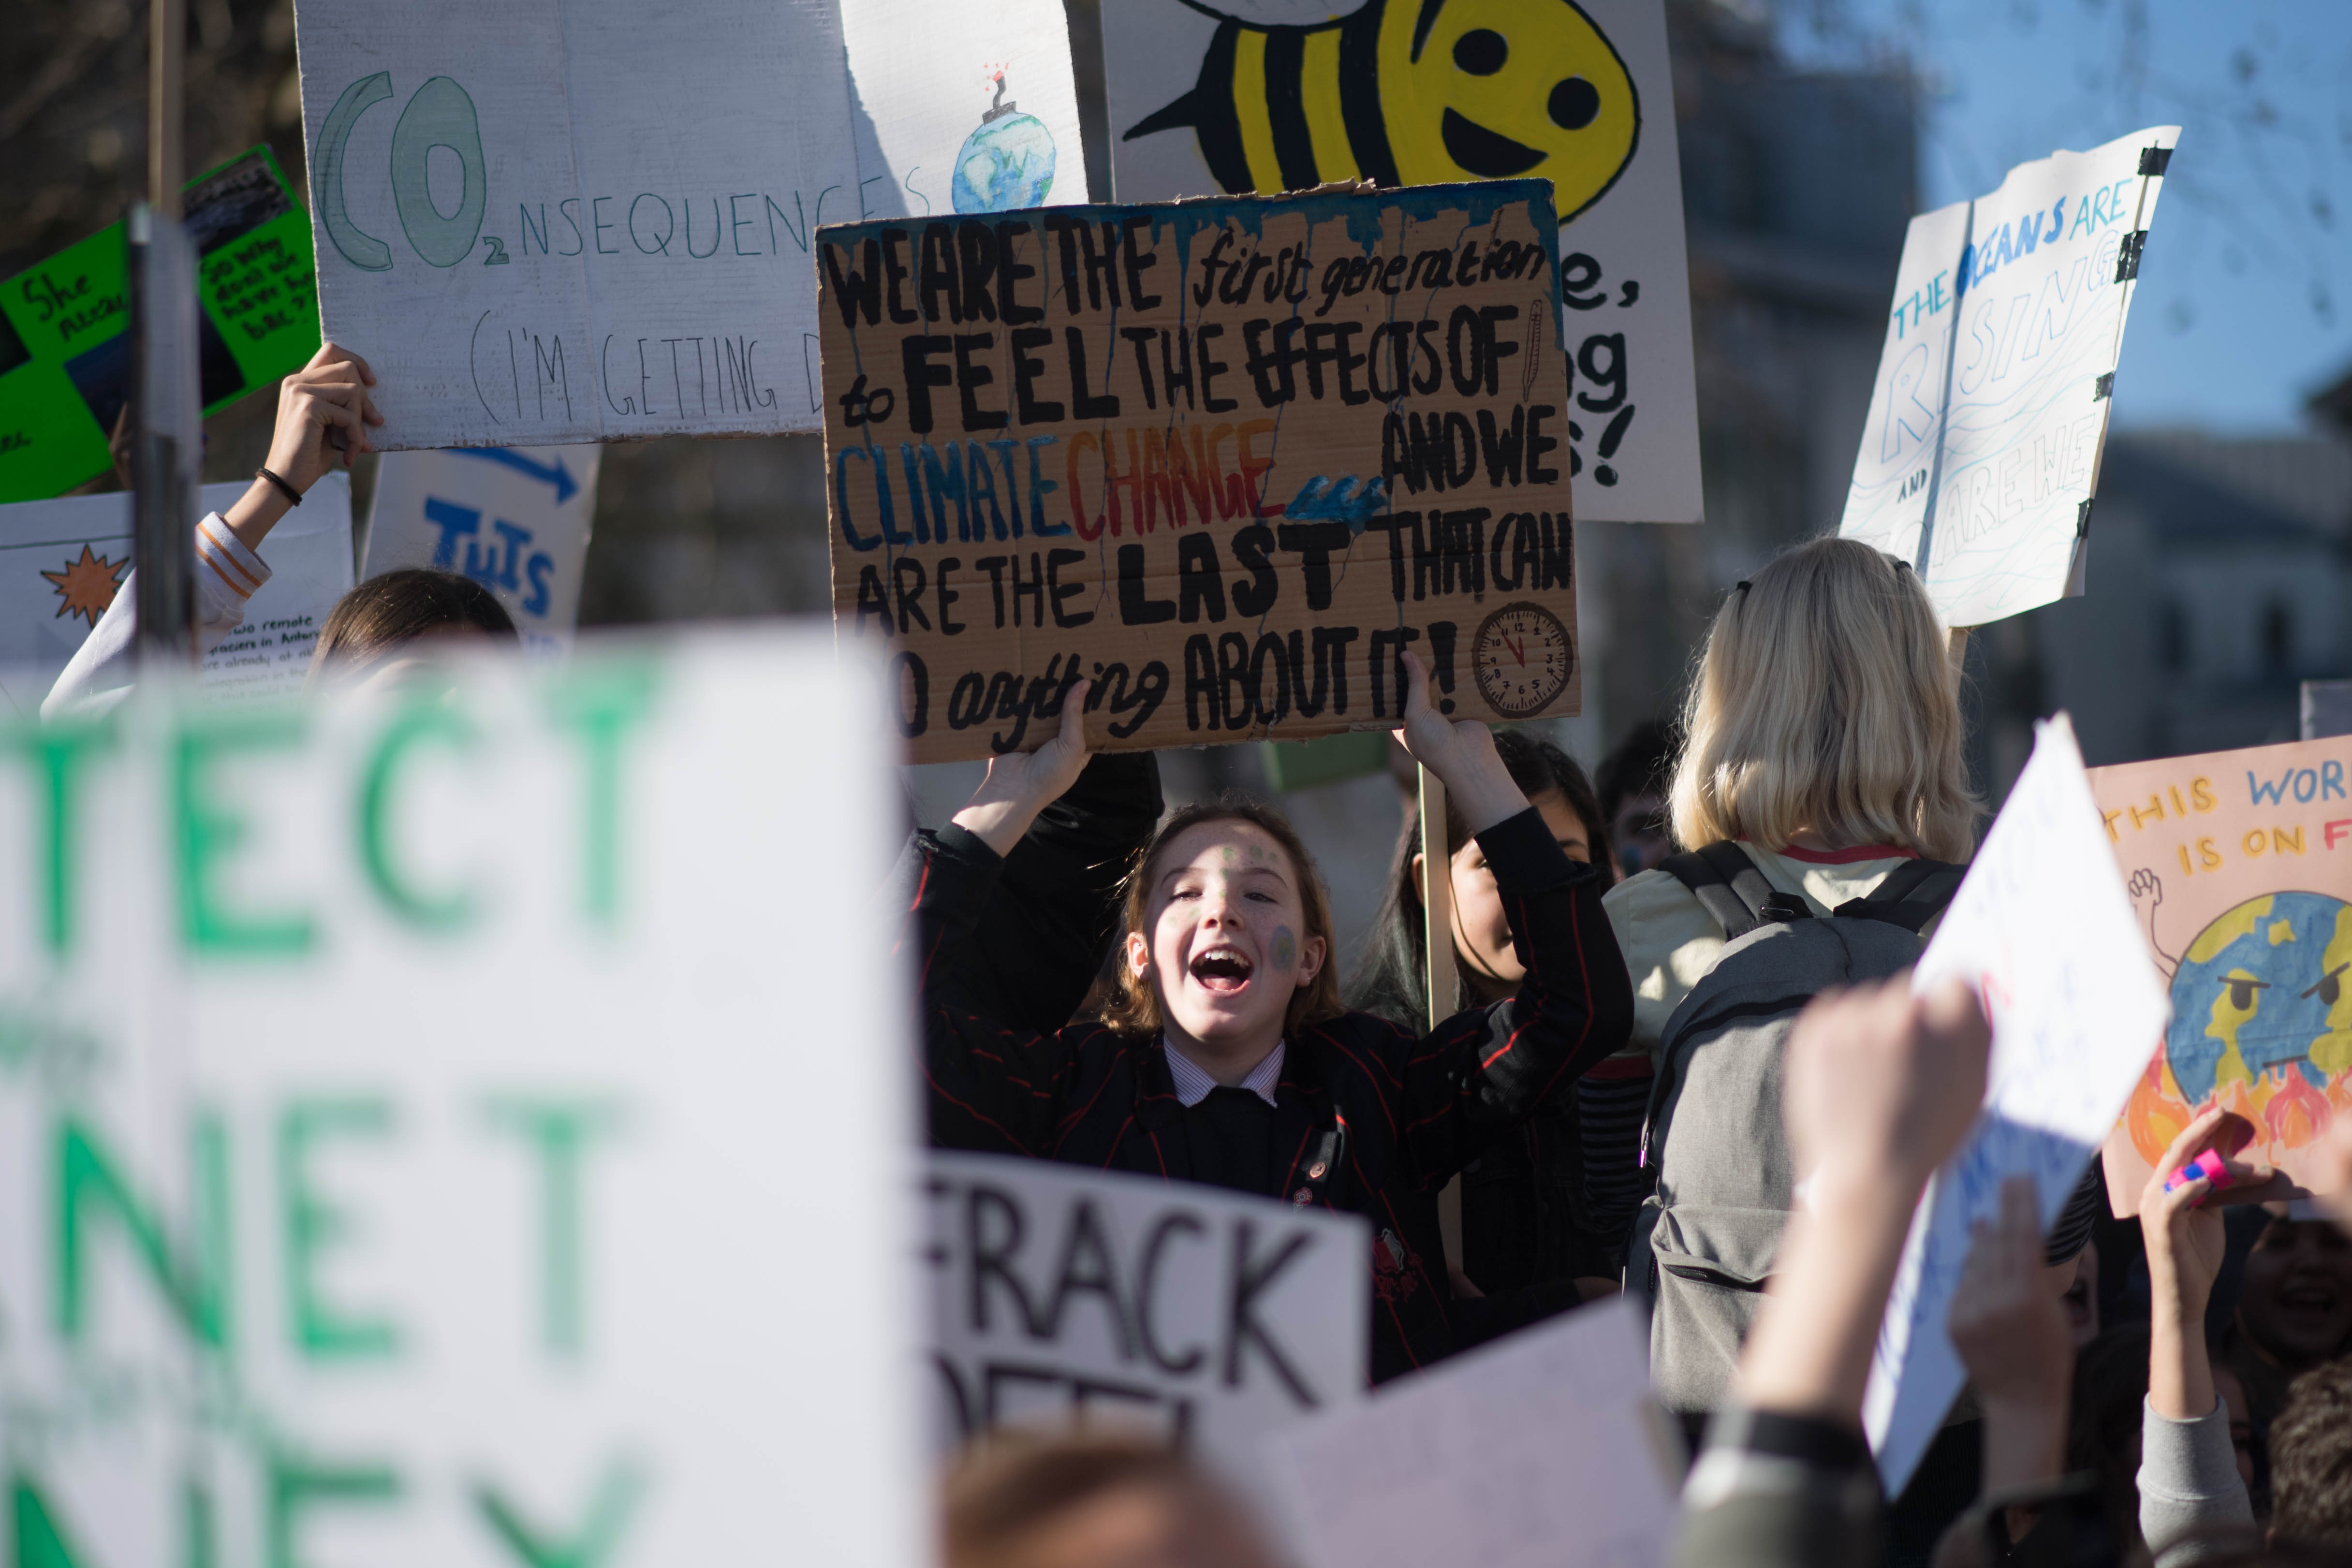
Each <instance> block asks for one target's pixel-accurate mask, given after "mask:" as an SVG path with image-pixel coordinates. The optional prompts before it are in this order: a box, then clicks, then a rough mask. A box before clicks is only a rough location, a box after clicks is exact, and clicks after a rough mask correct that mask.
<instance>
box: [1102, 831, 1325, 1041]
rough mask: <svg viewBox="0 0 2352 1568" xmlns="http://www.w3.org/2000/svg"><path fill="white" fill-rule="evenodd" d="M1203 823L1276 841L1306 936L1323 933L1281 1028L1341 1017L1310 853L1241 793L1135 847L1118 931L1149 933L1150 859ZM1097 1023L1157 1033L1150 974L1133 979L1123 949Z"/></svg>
mask: <svg viewBox="0 0 2352 1568" xmlns="http://www.w3.org/2000/svg"><path fill="white" fill-rule="evenodd" d="M1204 822H1247V823H1249V824H1250V825H1251V826H1252V827H1254V828H1256V829H1257V830H1259V831H1261V832H1263V833H1265V836H1266V837H1268V838H1270V839H1272V840H1273V841H1275V842H1276V843H1277V844H1279V845H1281V846H1282V852H1283V853H1284V854H1286V855H1288V856H1289V857H1290V865H1291V869H1292V870H1293V871H1294V872H1295V873H1297V877H1298V902H1299V904H1300V905H1301V906H1302V907H1303V908H1304V909H1305V911H1306V918H1307V936H1320V937H1321V938H1323V967H1321V968H1320V969H1318V970H1317V971H1316V972H1315V977H1314V978H1313V979H1312V980H1309V981H1308V982H1307V984H1306V985H1304V986H1302V987H1300V988H1298V990H1297V993H1296V994H1295V995H1293V996H1292V997H1291V998H1290V1006H1289V1007H1288V1008H1287V1009H1286V1010H1285V1011H1284V1013H1283V1017H1282V1027H1283V1029H1284V1030H1285V1031H1286V1032H1290V1033H1296V1032H1297V1030H1298V1029H1299V1028H1300V1026H1302V1025H1305V1024H1310V1023H1321V1022H1322V1021H1323V1020H1325V1019H1335V1018H1339V1016H1341V1015H1342V1014H1344V1013H1345V1012H1346V1011H1347V1010H1348V1009H1347V1008H1346V1006H1345V1005H1344V1004H1342V1003H1341V1002H1340V1000H1339V953H1338V951H1337V948H1338V946H1339V945H1338V943H1337V942H1336V941H1335V940H1334V939H1333V937H1332V934H1331V904H1330V900H1329V899H1328V898H1327V897H1326V896H1325V895H1324V892H1323V879H1322V877H1321V876H1319V875H1318V874H1317V873H1316V870H1315V857H1314V856H1312V855H1310V854H1308V853H1307V846H1306V844H1304V843H1303V842H1301V841H1299V837H1298V831H1297V829H1296V828H1293V827H1292V826H1291V825H1290V822H1289V821H1288V820H1287V819H1286V818H1285V817H1284V816H1283V814H1282V813H1281V812H1279V811H1277V810H1275V809H1274V808H1273V807H1271V806H1265V805H1261V804H1259V803H1258V802H1257V801H1255V800H1249V799H1247V798H1246V797H1244V796H1239V795H1223V796H1220V797H1218V798H1217V799H1216V800H1210V801H1207V802H1205V803H1203V804H1201V805H1197V806H1186V807H1183V808H1182V809H1181V810H1177V811H1175V812H1172V813H1171V814H1170V816H1169V818H1168V820H1167V821H1164V822H1162V823H1160V831H1158V832H1156V833H1154V834H1152V835H1151V839H1150V842H1148V843H1146V844H1145V845H1144V846H1143V848H1142V849H1140V850H1139V851H1137V852H1136V856H1135V860H1134V862H1133V863H1132V864H1131V865H1129V868H1128V873H1127V881H1126V883H1125V884H1124V887H1123V889H1122V894H1123V896H1122V901H1121V915H1120V918H1121V924H1120V926H1119V929H1120V931H1122V932H1129V931H1141V932H1144V933H1145V934H1146V935H1147V936H1148V935H1149V934H1150V914H1151V883H1152V866H1153V862H1156V861H1158V860H1159V858H1160V851H1162V850H1164V849H1166V848H1167V847H1168V846H1169V845H1170V844H1171V843H1173V842H1174V841H1175V839H1176V835H1177V834H1179V833H1181V832H1184V831H1188V830H1190V829H1192V828H1197V827H1200V826H1201V825H1202V823H1204ZM1102 1020H1103V1022H1105V1023H1106V1024H1108V1025H1109V1026H1110V1027H1111V1028H1113V1029H1115V1030H1122V1031H1126V1032H1129V1033H1134V1034H1158V1033H1159V1032H1160V1030H1162V1029H1163V1028H1165V1027H1166V1025H1167V1019H1166V1018H1165V1017H1164V1016H1163V1015H1162V1014H1161V1012H1160V994H1159V993H1158V992H1157V991H1155V990H1153V989H1152V988H1151V982H1150V979H1148V978H1143V977H1138V976H1137V974H1136V973H1135V968H1134V966H1133V965H1131V964H1129V963H1128V962H1127V960H1126V957H1125V955H1124V954H1122V955H1121V956H1120V958H1119V962H1118V979H1117V981H1116V983H1115V984H1114V986H1113V988H1112V991H1111V998H1110V1002H1109V1004H1108V1006H1106V1007H1105V1008H1104V1009H1103V1011H1102Z"/></svg>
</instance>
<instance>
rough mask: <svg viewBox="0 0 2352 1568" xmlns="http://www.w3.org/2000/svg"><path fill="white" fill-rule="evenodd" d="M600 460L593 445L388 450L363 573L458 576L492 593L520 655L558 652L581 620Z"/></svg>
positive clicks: (372, 507)
mask: <svg viewBox="0 0 2352 1568" xmlns="http://www.w3.org/2000/svg"><path fill="white" fill-rule="evenodd" d="M603 455H604V449H603V448H602V447H597V446H453V447H447V448H444V449H441V450H437V451H429V452H387V453H385V454H384V455H383V457H382V458H381V459H380V460H379V461H378V463H377V465H376V471H375V498H374V500H373V501H372V502H370V503H369V506H368V531H367V564H366V566H365V567H364V568H363V569H362V571H361V575H362V577H374V576H376V575H377V574H378V573H380V572H386V571H397V570H402V569H403V568H408V567H422V568H425V569H427V570H433V571H455V572H462V573H463V574H464V575H466V576H467V577H469V578H471V579H473V580H475V581H476V582H478V583H480V584H481V585H482V586H483V587H484V588H487V589H488V590H489V591H491V592H492V593H494V594H496V595H497V596H498V600H499V603H501V604H503V605H505V606H506V609H507V613H508V614H509V615H511V616H513V617H514V623H515V630H516V631H518V632H520V633H521V634H522V642H523V646H524V647H525V648H528V649H530V651H531V652H532V653H561V652H562V650H564V649H566V648H569V647H570V646H571V645H572V632H573V631H574V630H575V629H576V628H577V627H578V625H579V622H580V583H581V578H582V575H583V572H584V571H585V570H586V569H587V565H588V535H589V529H590V527H591V525H593V523H594V521H595V517H596V470H597V466H598V464H599V461H600V459H601V458H602V456H603Z"/></svg>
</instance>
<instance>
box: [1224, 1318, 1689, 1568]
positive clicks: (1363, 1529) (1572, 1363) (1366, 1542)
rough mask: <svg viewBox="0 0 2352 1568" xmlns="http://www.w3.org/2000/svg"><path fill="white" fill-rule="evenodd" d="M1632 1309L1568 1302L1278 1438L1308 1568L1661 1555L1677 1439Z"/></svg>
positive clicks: (1605, 1562) (1671, 1524)
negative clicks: (1546, 1318)
mask: <svg viewBox="0 0 2352 1568" xmlns="http://www.w3.org/2000/svg"><path fill="white" fill-rule="evenodd" d="M1636 1313H1637V1309H1636V1308H1635V1307H1634V1306H1633V1303H1632V1302H1630V1301H1625V1300H1624V1299H1622V1297H1621V1298H1619V1299H1616V1300H1613V1301H1606V1302H1602V1303H1601V1304H1598V1305H1595V1306H1591V1307H1588V1308H1585V1309H1584V1310H1582V1311H1580V1312H1570V1313H1569V1314H1568V1315H1567V1316H1565V1317H1560V1318H1555V1319H1553V1320H1552V1321H1551V1322H1547V1323H1543V1324H1541V1325H1539V1326H1538V1327H1535V1328H1531V1329H1527V1330H1523V1331H1521V1332H1520V1333H1515V1334H1512V1335H1510V1336H1509V1337H1508V1338H1507V1339H1504V1340H1501V1341H1499V1342H1497V1343H1495V1344H1492V1345H1488V1346H1486V1347H1485V1348H1483V1349H1479V1350H1475V1351H1473V1352H1471V1353H1469V1354H1465V1355H1462V1356H1457V1357H1455V1358H1454V1360H1451V1361H1448V1362H1446V1363H1445V1364H1443V1365H1441V1366H1438V1367H1435V1368H1433V1370H1431V1371H1428V1372H1424V1373H1422V1374H1421V1375H1418V1376H1414V1377H1412V1378H1408V1379H1405V1380H1404V1381H1402V1382H1400V1383H1395V1384H1391V1385H1388V1386H1386V1387H1384V1388H1381V1389H1379V1390H1377V1391H1375V1392H1374V1393H1373V1395H1372V1396H1371V1397H1370V1400H1369V1401H1367V1402H1366V1403H1365V1404H1363V1405H1362V1406H1359V1407H1357V1408H1355V1409H1353V1410H1346V1411H1340V1412H1338V1413H1336V1414H1333V1415H1329V1416H1323V1417H1320V1418H1318V1419H1316V1420H1314V1421H1311V1422H1307V1423H1305V1424H1303V1425H1300V1426H1296V1427H1290V1428H1289V1429H1288V1430H1286V1431H1284V1432H1281V1433H1279V1434H1277V1435H1276V1436H1275V1437H1270V1438H1268V1439H1267V1441H1266V1444H1265V1453H1266V1458H1267V1462H1268V1464H1269V1465H1270V1467H1271V1468H1272V1469H1273V1470H1274V1472H1275V1480H1276V1486H1277V1488H1278V1489H1279V1490H1280V1491H1281V1492H1282V1494H1283V1496H1284V1500H1285V1501H1286V1503H1288V1504H1289V1507H1288V1509H1287V1510H1286V1522H1288V1523H1289V1524H1290V1526H1291V1528H1292V1540H1293V1542H1295V1544H1296V1545H1297V1548H1298V1551H1299V1552H1300V1554H1301V1555H1302V1556H1303V1557H1304V1558H1305V1560H1306V1562H1307V1563H1308V1564H1309V1565H1310V1568H1409V1565H1413V1564H1421V1563H1448V1562H1452V1563H1481V1564H1491V1565H1493V1568H1519V1565H1521V1564H1524V1565H1526V1568H1535V1565H1537V1564H1539V1563H1541V1564H1556V1563H1570V1564H1591V1565H1592V1568H1647V1565H1650V1564H1656V1563H1664V1562H1665V1561H1666V1556H1667V1548H1668V1547H1669V1545H1670V1544H1671V1543H1672V1542H1673V1539H1674V1528H1675V1493H1676V1491H1677V1490H1678V1489H1679V1487H1680V1484H1681V1469H1682V1465H1681V1455H1680V1453H1679V1452H1678V1449H1679V1448H1680V1444H1679V1442H1678V1441H1677V1440H1676V1439H1675V1438H1673V1437H1669V1436H1668V1435H1667V1433H1666V1432H1665V1430H1664V1423H1663V1420H1662V1418H1661V1416H1660V1415H1659V1412H1658V1411H1657V1409H1656V1407H1655V1406H1654V1405H1653V1404H1652V1403H1651V1400H1650V1387H1649V1379H1648V1377H1647V1375H1646V1372H1645V1368H1646V1367H1647V1365H1648V1339H1649V1336H1648V1333H1647V1332H1646V1331H1645V1330H1644V1329H1643V1327H1642V1325H1641V1322H1640V1320H1639V1318H1638V1316H1637V1315H1636Z"/></svg>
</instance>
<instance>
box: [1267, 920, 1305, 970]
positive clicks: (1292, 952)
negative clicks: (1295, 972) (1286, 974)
mask: <svg viewBox="0 0 2352 1568" xmlns="http://www.w3.org/2000/svg"><path fill="white" fill-rule="evenodd" d="M1270 956H1271V957H1272V958H1273V960H1274V967H1276V968H1277V969H1287V968H1289V967H1291V966H1292V965H1294V964H1296V963H1297V962H1298V938H1297V937H1296V936H1292V935H1291V934H1290V927H1289V926H1287V925H1284V926H1280V927H1277V928H1276V931H1275V934H1274V950H1273V952H1272V954H1271V955H1270Z"/></svg>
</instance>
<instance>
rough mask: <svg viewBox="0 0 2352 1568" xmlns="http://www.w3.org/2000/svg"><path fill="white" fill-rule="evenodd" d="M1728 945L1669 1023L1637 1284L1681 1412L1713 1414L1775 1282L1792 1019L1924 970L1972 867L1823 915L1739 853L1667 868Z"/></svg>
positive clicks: (1914, 865) (1678, 861) (1951, 868)
mask: <svg viewBox="0 0 2352 1568" xmlns="http://www.w3.org/2000/svg"><path fill="white" fill-rule="evenodd" d="M1662 869H1664V870H1665V871H1667V872H1670V873H1673V874H1674V875H1675V878H1677V879H1678V880H1679V881H1680V882H1681V883H1683V885H1684V886H1685V887H1687V888H1689V889H1690V891H1691V893H1692V894H1693V896H1695V897H1696V898H1697V900H1698V901H1699V903H1700V904H1701V905H1702V906H1704V907H1705V908H1706V912H1707V913H1708V914H1709V915H1713V916H1714V917H1715V919H1716V921H1717V923H1718V924H1720V925H1722V927H1723V930H1724V935H1725V936H1726V937H1727V938H1728V940H1729V945H1728V946H1726V947H1725V948H1724V950H1723V954H1722V956H1721V957H1719V958H1718V959H1717V961H1716V965H1715V967H1714V968H1712V969H1711V970H1709V971H1708V972H1707V974H1706V977H1704V978H1702V979H1701V980H1700V981H1699V983H1698V984H1697V985H1696V987H1694V988H1692V990H1691V993H1690V995H1688V996H1686V997H1685V998H1683V1000H1682V1005H1681V1006H1679V1007H1677V1008H1676V1009H1675V1010H1674V1014H1673V1016H1672V1017H1670V1018H1669V1019H1667V1020H1666V1028H1665V1033H1664V1038H1663V1039H1662V1040H1661V1041H1660V1042H1659V1048H1658V1061H1657V1076H1656V1079H1655V1081H1654V1083H1653V1084H1652V1086H1651V1090H1650V1108H1649V1113H1648V1117H1647V1120H1646V1123H1645V1124H1644V1126H1643V1132H1642V1158H1643V1164H1644V1165H1646V1166H1650V1167H1652V1168H1653V1169H1654V1170H1655V1171H1656V1173H1657V1185H1656V1187H1655V1189H1654V1191H1653V1192H1652V1193H1651V1195H1650V1196H1649V1197H1647V1198H1645V1199H1644V1200H1643V1204H1642V1207H1641V1211H1640V1213H1639V1214H1638V1215H1636V1216H1635V1218H1634V1221H1633V1236H1632V1240H1631V1243H1630V1246H1629V1249H1628V1256H1627V1267H1626V1283H1627V1284H1628V1286H1629V1287H1631V1288H1633V1289H1635V1290H1640V1291H1644V1292H1645V1293H1646V1295H1647V1296H1648V1298H1649V1308H1650V1381H1651V1385H1652V1387H1653V1389H1654V1391H1655V1392H1656V1394H1657V1396H1658V1398H1659V1400H1660V1401H1661V1402H1662V1403H1663V1404H1664V1405H1665V1406H1667V1407H1668V1408H1669V1409H1673V1410H1679V1411H1685V1412H1705V1411H1707V1410H1712V1409H1713V1408H1714V1407H1715V1406H1716V1405H1717V1402H1718V1401H1719V1400H1720V1399H1721V1398H1722V1396H1723V1395H1724V1393H1725V1391H1726V1390H1727V1387H1728V1385H1729V1384H1730V1381H1731V1373H1732V1368H1733V1366H1734V1364H1736V1363H1737V1362H1738V1359H1739V1347H1740V1343H1741V1342H1742V1341H1744V1340H1745V1339H1746V1338H1747V1337H1748V1326H1749V1324H1751V1323H1752V1322H1755V1318H1756V1312H1757V1309H1758V1308H1759V1306H1760V1305H1761V1304H1762V1301H1763V1293H1764V1287H1765V1285H1766V1284H1767V1283H1768V1282H1769V1281H1770V1279H1771V1274H1772V1258H1773V1254H1774V1252H1775V1251H1776V1250H1777V1249H1779V1247H1780V1228H1781V1227H1782V1225H1783V1224H1784V1223H1786V1221H1787V1218H1788V1213H1789V1207H1790V1202H1791V1198H1790V1188H1791V1186H1793V1185H1794V1179H1795V1178H1794V1172H1793V1170H1792V1168H1791V1158H1790V1150H1789V1140H1788V1134H1787V1133H1786V1131H1785V1130H1784V1128H1783V1126H1782V1124H1781V1121H1780V1058H1781V1051H1782V1049H1783V1048H1784V1047H1785V1046H1786V1044H1787V1043H1788V1039H1789V1029H1790V1025H1791V1024H1792V1023H1794V1022H1795V1021H1796V1018H1797V1015H1798V1013H1800V1012H1801V1011H1802V1010H1803V1009H1804V1006H1805V1004H1806V1003H1807V1002H1809V1001H1811V1000H1812V998H1813V997H1814V996H1815V995H1816V994H1817V993H1819V992H1822V991H1824V990H1827V989H1830V988H1832V987H1836V986H1849V985H1853V984H1854V983H1855V982H1857V981H1861V980H1872V979H1878V978H1881V977H1885V976H1887V975H1892V974H1895V973H1896V972H1897V971H1899V970H1902V969H1905V968H1907V967H1910V966H1911V965H1912V964H1914V963H1916V962H1917V960H1918V957H1919V953H1920V949H1921V946H1922V944H1921V941H1920V938H1919V936H1918V933H1919V930H1920V928H1921V927H1923V926H1925V925H1927V923H1928V922H1929V921H1930V920H1932V919H1934V918H1935V917H1936V915H1938V914H1939V913H1941V912H1942V910H1943V907H1944V905H1945V904H1947V903H1948V902H1949V901H1950V899H1951V896H1952V894H1953V893H1954V892H1955V891H1957V890H1958V887H1959V884H1960V877H1961V874H1962V873H1963V871H1964V869H1965V868H1963V867H1960V866H1956V865H1948V864H1945V863H1944V862H1939V861H1910V862H1906V863H1904V864H1903V865H1900V866H1898V867H1896V868H1895V870H1894V871H1892V872H1890V873H1887V876H1886V878H1885V881H1883V882H1882V883H1879V885H1878V887H1877V888H1876V889H1875V890H1874V891H1873V892H1872V893H1871V894H1870V895H1869V896H1868V897H1866V898H1857V899H1851V900H1848V901H1847V902H1846V903H1844V904H1839V905H1838V906H1837V908H1836V909H1835V910H1833V911H1832V913H1831V915H1830V916H1829V917H1828V918H1826V919H1822V918H1818V917H1816V916H1814V915H1812V914H1811V910H1810V908H1809V906H1808V905H1807V904H1805V901H1804V900H1803V899H1801V898H1798V897H1796V896H1794V895H1793V894H1785V893H1782V892H1780V890H1778V889H1777V888H1775V887H1773V886H1772V885H1771V884H1770V883H1768V882H1766V881H1765V880H1764V874H1763V873H1761V872H1759V870H1757V869H1756V864H1755V862H1753V861H1751V860H1749V859H1748V856H1747V854H1746V853H1745V852H1742V851H1741V850H1740V849H1739V847H1738V845H1736V844H1732V843H1715V844H1709V845H1707V846H1706V848H1705V849H1702V850H1698V851H1696V852H1691V853H1688V854H1679V855H1675V856H1674V857H1673V858H1672V859H1670V860H1668V861H1667V862H1665V864H1664V867H1663V868H1662Z"/></svg>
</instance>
